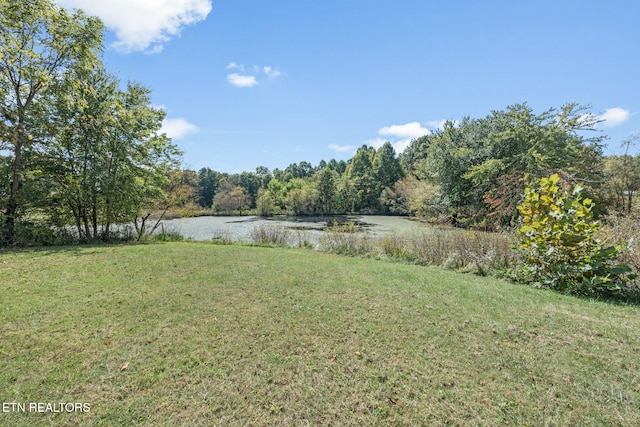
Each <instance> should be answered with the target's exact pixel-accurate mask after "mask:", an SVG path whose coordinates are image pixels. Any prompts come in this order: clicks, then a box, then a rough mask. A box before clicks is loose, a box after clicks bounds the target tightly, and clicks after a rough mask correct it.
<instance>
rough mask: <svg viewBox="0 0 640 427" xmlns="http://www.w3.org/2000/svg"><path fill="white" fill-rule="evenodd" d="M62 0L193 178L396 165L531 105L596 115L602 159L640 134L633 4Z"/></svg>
mask: <svg viewBox="0 0 640 427" xmlns="http://www.w3.org/2000/svg"><path fill="white" fill-rule="evenodd" d="M55 1H56V3H58V4H59V5H60V6H63V7H66V8H71V9H73V8H80V9H83V10H84V11H85V12H86V13H88V14H90V15H94V16H98V17H100V18H101V19H102V20H103V22H104V23H105V25H106V26H107V28H108V31H107V33H106V35H105V46H106V48H105V52H104V58H103V59H104V62H105V64H106V66H107V69H108V70H109V71H110V72H111V73H113V74H115V75H116V76H117V77H119V78H120V79H121V81H122V82H125V83H126V81H128V80H131V81H136V82H139V83H141V84H143V85H144V86H146V87H148V88H150V89H151V90H152V99H153V103H154V105H156V106H161V107H162V108H164V109H165V111H166V112H167V118H166V120H165V122H164V125H163V131H164V132H165V133H166V134H167V135H168V136H170V137H172V139H173V141H174V142H175V143H176V144H177V145H178V147H179V148H180V149H181V150H183V152H184V156H183V167H184V168H188V169H193V170H199V169H200V168H203V167H209V168H211V169H214V170H217V171H219V172H227V173H239V172H242V171H255V169H256V167H258V166H266V167H268V168H269V169H271V170H273V169H275V168H280V169H284V168H286V167H287V166H288V165H289V164H291V163H298V162H300V161H307V162H310V163H311V164H312V165H317V164H318V163H319V162H320V161H321V160H325V161H329V160H330V159H332V158H335V159H337V160H348V159H349V158H350V157H351V156H353V154H354V152H355V150H356V149H357V148H358V147H360V146H362V145H363V144H367V145H371V146H374V147H379V146H380V145H382V144H383V143H384V142H385V141H389V142H391V143H392V144H393V145H394V147H395V149H396V152H398V153H399V152H401V151H402V150H404V149H405V148H406V146H407V145H408V144H409V142H410V141H411V139H413V138H418V137H420V136H422V135H425V134H429V133H430V132H433V131H434V130H435V129H437V128H438V127H440V126H441V125H442V123H443V122H444V121H445V120H459V119H461V118H462V117H465V116H469V117H471V118H481V117H485V116H486V115H488V114H490V113H491V111H494V110H504V109H506V108H507V107H508V106H510V105H514V104H520V103H525V102H526V103H527V104H528V105H529V106H530V107H531V108H532V109H533V110H534V112H536V113H542V112H543V111H545V110H547V109H549V108H560V107H562V106H563V105H565V104H567V103H579V104H582V105H586V106H589V107H590V111H591V112H592V114H594V115H596V116H598V117H599V118H600V119H602V120H603V122H602V123H600V124H599V126H598V128H599V129H598V133H597V134H594V135H605V136H607V137H608V140H607V141H606V142H605V147H604V152H605V154H621V153H623V152H624V149H623V148H622V142H623V141H625V140H628V139H629V138H631V137H632V136H633V135H637V134H639V133H640V115H639V114H638V113H640V82H639V78H640V55H639V54H638V52H639V50H638V49H639V46H640V26H639V25H638V23H637V19H638V16H640V2H638V1H637V0H607V1H606V2H605V1H602V0H597V1H594V0H538V1H535V2H532V1H527V2H522V1H513V0H483V1H480V0H458V1H445V0H441V1H436V0H323V1H313V0H306V1H305V0H272V1H265V0H101V1H95V0H55ZM639 143H640V141H639ZM632 152H633V153H636V152H640V147H638V146H636V147H632Z"/></svg>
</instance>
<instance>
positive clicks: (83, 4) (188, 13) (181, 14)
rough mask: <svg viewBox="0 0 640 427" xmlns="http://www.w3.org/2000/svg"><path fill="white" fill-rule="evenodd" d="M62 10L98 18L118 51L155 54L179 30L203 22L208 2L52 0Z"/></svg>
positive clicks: (192, 0)
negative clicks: (108, 32)
mask: <svg viewBox="0 0 640 427" xmlns="http://www.w3.org/2000/svg"><path fill="white" fill-rule="evenodd" d="M55 1H56V3H58V4H59V5H60V6H62V7H66V8H70V9H82V10H84V11H85V12H86V13H87V14H89V15H94V16H98V17H100V19H102V21H103V22H104V23H105V25H106V26H107V27H108V28H109V29H111V30H113V31H114V32H115V33H116V36H117V37H118V40H117V41H116V42H115V43H114V44H113V47H114V48H115V49H117V50H118V51H120V52H124V53H129V52H134V51H143V52H146V53H158V52H160V51H162V47H163V44H164V43H166V42H168V41H169V40H170V39H171V38H172V37H174V36H178V35H180V33H181V32H182V30H183V28H184V27H185V26H188V25H193V24H196V23H198V22H200V21H203V20H204V19H206V17H207V15H208V14H209V12H211V0H55Z"/></svg>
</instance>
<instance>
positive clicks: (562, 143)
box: [174, 104, 640, 230]
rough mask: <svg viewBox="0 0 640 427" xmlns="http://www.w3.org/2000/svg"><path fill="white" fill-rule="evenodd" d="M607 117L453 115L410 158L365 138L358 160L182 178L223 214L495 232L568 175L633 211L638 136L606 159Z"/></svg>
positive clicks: (578, 109) (570, 108)
mask: <svg viewBox="0 0 640 427" xmlns="http://www.w3.org/2000/svg"><path fill="white" fill-rule="evenodd" d="M598 123H599V119H598V118H597V116H596V115H594V114H592V113H590V112H589V109H588V108H587V107H585V106H580V105H577V104H567V105H565V106H562V107H561V108H559V109H555V108H552V109H549V110H547V111H544V112H542V113H538V114H536V113H535V112H534V111H533V110H532V109H531V108H530V107H529V106H528V105H527V104H517V105H513V106H509V107H507V108H506V109H505V110H501V111H493V112H491V113H490V114H489V115H487V116H486V117H483V118H479V119H473V118H469V117H465V118H463V119H462V120H460V121H459V122H454V121H448V122H446V123H445V124H444V126H443V128H442V129H439V130H436V131H434V132H433V133H431V134H429V135H425V136H423V137H421V138H417V139H415V140H413V141H411V144H410V145H409V147H408V148H407V149H406V150H405V151H404V152H403V153H401V154H400V155H396V153H395V152H394V149H393V146H392V145H391V144H390V143H389V142H387V143H385V144H384V145H382V146H381V147H380V148H378V149H375V148H373V147H369V146H366V145H364V146H362V147H360V148H359V149H358V150H357V151H356V153H355V155H354V156H353V157H352V158H351V159H349V160H348V161H336V160H335V159H332V160H330V161H329V162H326V161H321V162H320V163H319V164H318V165H316V166H313V165H311V164H310V163H308V162H306V161H303V162H300V163H294V164H291V165H289V166H287V167H286V168H285V169H284V170H280V169H276V170H274V171H273V172H270V171H269V170H268V169H267V168H266V167H263V166H261V167H258V168H257V169H256V171H255V172H243V173H241V174H224V173H220V172H216V171H214V170H211V169H210V168H202V169H201V170H199V171H198V172H197V173H196V172H195V171H181V172H180V173H179V174H178V175H176V176H175V177H174V179H181V180H182V181H183V183H185V184H189V185H190V186H191V198H187V199H183V202H182V203H193V204H197V205H198V206H199V208H202V209H207V210H208V209H213V212H218V213H226V214H229V213H241V212H248V211H252V212H254V213H257V214H259V215H265V216H268V215H275V214H290V215H329V214H349V213H360V214H386V215H388V214H391V215H413V216H419V217H421V218H426V219H428V220H431V221H434V222H442V223H452V224H455V225H457V226H461V227H474V228H481V229H489V230H495V229H500V228H509V227H513V226H514V225H516V222H517V218H518V212H517V209H516V206H517V205H518V203H519V202H520V201H521V199H522V195H523V194H524V191H525V189H526V188H527V187H531V186H534V185H535V184H536V183H537V182H538V180H539V179H540V178H542V177H545V176H549V175H551V174H553V173H559V174H560V175H561V176H562V178H563V179H564V180H565V181H566V182H568V183H570V184H572V185H573V184H579V185H580V186H581V188H582V189H584V191H585V194H587V195H588V197H590V198H592V199H593V200H596V202H597V205H598V206H599V209H600V210H599V211H598V212H596V215H601V214H603V213H604V208H605V207H608V210H609V211H612V212H618V213H631V212H632V210H633V206H634V203H633V195H634V194H635V192H636V191H638V189H639V187H640V155H635V156H632V155H630V154H628V152H629V150H630V147H631V146H632V145H633V144H635V143H636V142H637V140H638V138H637V137H632V138H630V139H629V140H627V141H625V142H624V146H625V147H626V148H627V153H626V154H624V155H621V156H604V155H603V152H602V151H603V142H604V141H605V140H606V136H605V135H603V134H602V133H601V132H600V131H599V130H598V129H597V124H598ZM189 177H190V178H189ZM174 187H176V186H175V185H174ZM183 194H186V193H185V192H184V191H183Z"/></svg>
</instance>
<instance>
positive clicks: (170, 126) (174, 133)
mask: <svg viewBox="0 0 640 427" xmlns="http://www.w3.org/2000/svg"><path fill="white" fill-rule="evenodd" d="M197 130H198V127H197V126H196V125H194V124H192V123H189V122H188V121H186V120H185V119H182V118H175V119H164V121H163V122H162V128H161V129H160V133H165V134H166V135H167V136H168V137H169V138H171V139H182V138H184V137H185V136H187V135H188V134H190V133H193V132H196V131H197Z"/></svg>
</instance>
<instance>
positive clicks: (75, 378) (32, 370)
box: [0, 243, 640, 426]
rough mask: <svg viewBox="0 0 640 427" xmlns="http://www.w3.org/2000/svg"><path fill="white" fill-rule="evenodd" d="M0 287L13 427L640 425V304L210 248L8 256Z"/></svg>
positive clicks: (2, 370) (372, 264) (7, 406)
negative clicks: (32, 407)
mask: <svg viewBox="0 0 640 427" xmlns="http://www.w3.org/2000/svg"><path fill="white" fill-rule="evenodd" d="M0 298H1V301H2V303H1V304H2V305H1V306H0V401H1V402H0V403H3V404H4V405H3V406H2V407H1V408H0V409H2V412H0V426H35V425H43V426H44V425H46V426H49V425H69V426H75V425H98V426H100V425H104V426H111V425H127V426H130V425H185V426H187V425H188V426H194V425H195V426H214V425H219V426H233V425H238V426H245V425H253V426H262V425H264V426H267V425H285V426H286V425H291V426H304V425H331V426H337V425H341V426H348V425H353V426H369V425H380V426H384V425H394V426H404V425H460V426H468V425H487V426H495V425H508V426H544V425H549V426H557V425H568V426H582V425H592V426H602V425H607V426H614V425H619V426H637V425H640V366H639V365H640V356H639V355H640V307H637V306H621V305H613V304H608V303H604V302H596V301H588V300H580V299H576V298H573V297H568V296H564V295H559V294H556V293H554V292H551V291H541V290H536V289H533V288H529V287H525V286H519V285H514V284H509V283H507V282H503V281H500V280H497V279H493V278H483V277H477V276H473V275H464V274H459V273H454V272H450V271H447V270H443V269H439V268H432V267H420V266H414V265H408V264H401V263H392V262H384V261H376V260H371V259H361V258H348V257H341V256H338V255H332V254H327V253H319V252H314V251H312V250H301V249H286V248H265V247H248V246H240V245H232V246H222V245H212V244H207V243H163V244H141V245H119V246H88V247H69V248H54V249H38V250H24V251H15V252H12V251H10V252H7V251H4V252H0ZM38 402H40V403H41V404H42V405H41V409H43V412H38V411H31V412H30V411H29V409H30V408H29V405H30V404H33V403H38ZM47 403H49V404H50V408H49V409H50V410H47V408H46V404H47ZM61 403H71V404H73V405H71V406H69V405H66V407H67V408H73V409H74V410H73V411H68V412H67V411H66V410H62V411H61V412H52V411H54V410H56V409H58V410H60V409H61V408H65V405H61ZM17 404H23V405H24V406H25V411H24V412H23V411H21V410H20V407H19V406H15V405H17ZM56 404H57V405H58V406H57V407H56ZM75 404H79V405H80V409H77V408H76V407H75V406H74V405H75ZM12 405H14V406H12ZM82 405H84V406H82ZM87 409H88V411H87Z"/></svg>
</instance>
